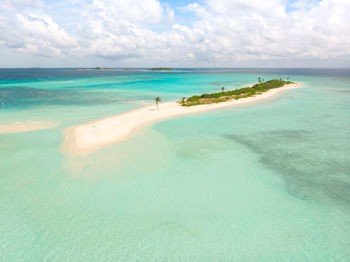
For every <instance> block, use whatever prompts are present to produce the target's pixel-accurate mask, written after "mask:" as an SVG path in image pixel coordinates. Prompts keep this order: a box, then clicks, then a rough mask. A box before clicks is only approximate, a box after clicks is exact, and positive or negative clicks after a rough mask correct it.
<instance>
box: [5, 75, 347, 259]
mask: <svg viewBox="0 0 350 262" xmlns="http://www.w3.org/2000/svg"><path fill="white" fill-rule="evenodd" d="M258 77H262V78H264V79H265V80H268V79H272V78H280V77H283V78H287V77H289V78H290V79H291V80H294V81H300V82H302V83H303V85H304V88H302V89H294V90H290V91H287V92H285V93H282V94H280V95H278V96H277V97H274V98H272V99H270V100H265V101H262V102H258V103H255V104H250V105H244V106H239V107H234V108H230V109H225V110H219V111H215V112H209V113H208V112H206V113H201V114H197V115H190V116H184V117H179V118H174V119H169V120H166V121H162V122H158V123H156V124H153V125H151V126H148V127H146V128H144V129H143V130H141V131H140V132H138V133H137V134H135V135H134V136H132V137H131V138H130V139H128V140H125V141H123V142H121V143H119V144H115V145H111V146H109V147H106V148H103V149H101V150H99V151H96V152H94V153H92V154H90V155H87V156H85V157H77V156H69V155H64V154H62V153H61V152H60V149H59V148H60V144H61V140H62V131H63V129H64V128H66V127H69V126H72V125H76V124H79V123H83V122H86V121H90V120H94V119H98V118H101V117H104V116H109V115H114V114H118V113H122V112H126V111H129V110H131V109H134V108H137V107H141V106H144V105H147V104H152V103H154V98H155V97H156V96H160V97H161V99H162V101H170V100H176V99H179V98H182V97H188V96H190V95H193V94H201V93H204V92H214V91H217V90H220V88H221V86H222V85H224V86H225V88H226V89H231V88H232V89H233V88H240V87H244V86H245V85H248V84H250V83H254V82H256V81H257V78H258ZM27 120H38V121H55V122H57V123H58V124H59V125H58V126H57V127H55V128H53V129H47V130H39V131H33V132H27V133H14V134H2V135H0V210H1V211H0V261H6V262H10V261H74V262H78V261H84V262H86V261H186V262H188V261H199V262H201V261H208V262H212V261H259V262H260V261H269V262H273V261H279V262H280V261H297V262H301V261H317V262H322V261H326V262H329V261H350V70H349V69H177V70H175V71H173V72H158V73H157V72H149V71H147V70H144V69H116V70H106V71H77V70H74V69H0V125H4V124H8V123H12V122H21V121H27Z"/></svg>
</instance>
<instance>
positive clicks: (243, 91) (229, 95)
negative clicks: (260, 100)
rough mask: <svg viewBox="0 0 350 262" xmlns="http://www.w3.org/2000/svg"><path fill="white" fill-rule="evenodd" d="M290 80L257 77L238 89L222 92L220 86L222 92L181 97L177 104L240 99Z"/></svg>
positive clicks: (289, 82) (287, 82) (193, 104)
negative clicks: (255, 82)
mask: <svg viewBox="0 0 350 262" xmlns="http://www.w3.org/2000/svg"><path fill="white" fill-rule="evenodd" d="M292 83H293V82H292V81H284V80H282V79H273V80H269V81H266V82H262V81H261V78H259V83H257V84H255V85H253V86H251V87H244V88H240V89H234V90H229V91H226V92H224V87H222V88H221V91H222V92H219V93H212V94H202V95H200V96H198V95H195V96H191V97H189V98H187V99H186V98H184V97H183V98H182V99H181V100H180V101H179V104H180V105H182V106H195V105H202V104H212V103H220V102H226V101H229V100H232V99H236V100H237V99H241V98H245V97H250V96H255V95H259V94H261V93H263V92H266V91H268V90H270V89H273V88H279V87H282V86H284V85H287V84H292Z"/></svg>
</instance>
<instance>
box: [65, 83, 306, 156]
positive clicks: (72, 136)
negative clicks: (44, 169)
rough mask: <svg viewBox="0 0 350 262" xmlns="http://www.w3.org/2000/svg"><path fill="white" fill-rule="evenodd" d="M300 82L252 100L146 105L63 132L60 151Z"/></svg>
mask: <svg viewBox="0 0 350 262" xmlns="http://www.w3.org/2000/svg"><path fill="white" fill-rule="evenodd" d="M300 87H301V84H300V83H293V84H289V85H285V86H283V87H281V88H275V89H270V90H269V91H267V92H265V93H263V94H260V95H257V96H255V97H248V98H242V99H239V100H232V101H228V102H222V103H215V104H208V105H197V106H192V107H184V106H181V105H179V104H178V103H177V102H167V103H161V104H160V105H159V110H157V109H156V107H155V105H149V106H145V107H141V108H138V109H136V110H133V111H130V112H126V113H123V114H119V115H115V116H111V117H106V118H103V119H99V120H96V121H92V122H89V123H85V124H81V125H77V126H73V127H69V128H67V129H65V130H64V132H63V144H62V147H61V149H62V151H63V152H65V153H69V154H76V155H85V154H88V153H91V152H93V151H95V150H97V149H100V148H102V147H104V146H107V145H110V144H113V143H117V142H120V141H122V140H125V139H126V138H127V137H129V136H130V135H132V134H133V133H134V132H135V130H137V129H138V128H140V127H142V126H144V125H146V124H150V123H154V122H157V121H160V120H164V119H168V118H172V117H177V116H182V115H188V114H195V113H200V112H205V111H211V110H215V109H221V108H226V107H231V106H235V105H242V104H247V103H253V102H257V101H261V100H264V99H268V98H270V97H273V96H275V95H277V94H279V93H281V92H283V91H286V90H290V89H294V88H300Z"/></svg>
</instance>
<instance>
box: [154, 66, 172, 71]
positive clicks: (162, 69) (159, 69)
mask: <svg viewBox="0 0 350 262" xmlns="http://www.w3.org/2000/svg"><path fill="white" fill-rule="evenodd" d="M148 70H151V71H172V70H174V69H172V68H169V67H154V68H150V69H148Z"/></svg>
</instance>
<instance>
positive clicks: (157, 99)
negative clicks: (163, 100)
mask: <svg viewBox="0 0 350 262" xmlns="http://www.w3.org/2000/svg"><path fill="white" fill-rule="evenodd" d="M154 100H156V106H157V110H159V109H158V103H159V102H160V97H159V96H157V97H156V98H155V99H154Z"/></svg>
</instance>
